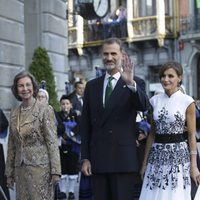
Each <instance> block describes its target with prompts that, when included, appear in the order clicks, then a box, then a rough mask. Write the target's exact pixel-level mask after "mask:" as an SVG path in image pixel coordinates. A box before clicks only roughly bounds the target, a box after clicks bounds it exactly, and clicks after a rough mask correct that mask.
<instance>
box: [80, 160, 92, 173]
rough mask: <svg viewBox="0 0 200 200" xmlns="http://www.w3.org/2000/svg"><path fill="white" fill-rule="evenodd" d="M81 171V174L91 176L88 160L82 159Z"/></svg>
mask: <svg viewBox="0 0 200 200" xmlns="http://www.w3.org/2000/svg"><path fill="white" fill-rule="evenodd" d="M81 171H82V172H83V174H84V175H85V176H91V175H92V170H91V164H90V161H89V160H87V159H85V160H84V161H83V164H82V168H81Z"/></svg>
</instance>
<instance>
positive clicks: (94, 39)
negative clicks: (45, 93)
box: [68, 16, 177, 49]
mask: <svg viewBox="0 0 200 200" xmlns="http://www.w3.org/2000/svg"><path fill="white" fill-rule="evenodd" d="M163 21H164V23H163V24H160V25H158V17H157V16H147V17H138V18H134V19H132V20H128V21H122V22H110V23H108V22H107V23H104V22H100V21H97V22H96V23H89V21H87V20H84V21H83V23H82V26H79V27H75V26H71V27H68V39H69V41H68V42H69V47H68V48H69V49H74V48H82V47H91V46H97V45H101V44H102V42H103V40H104V39H106V38H109V37H119V38H120V39H121V40H122V41H125V42H135V41H145V40H158V41H159V42H161V40H164V38H174V37H176V33H177V30H175V25H174V24H175V18H173V17H170V16H165V19H164V20H163ZM160 26H163V27H162V32H160Z"/></svg>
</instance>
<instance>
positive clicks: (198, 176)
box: [190, 167, 200, 186]
mask: <svg viewBox="0 0 200 200" xmlns="http://www.w3.org/2000/svg"><path fill="white" fill-rule="evenodd" d="M190 175H191V177H192V179H193V181H194V182H195V184H196V186H198V185H199V184H200V172H199V170H198V168H197V167H191V169H190Z"/></svg>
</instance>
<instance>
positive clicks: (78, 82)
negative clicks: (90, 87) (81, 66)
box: [74, 81, 83, 88]
mask: <svg viewBox="0 0 200 200" xmlns="http://www.w3.org/2000/svg"><path fill="white" fill-rule="evenodd" d="M82 84H83V82H82V81H76V82H75V83H74V88H77V87H78V85H82Z"/></svg>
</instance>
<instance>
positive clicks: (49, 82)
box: [29, 47, 59, 110]
mask: <svg viewBox="0 0 200 200" xmlns="http://www.w3.org/2000/svg"><path fill="white" fill-rule="evenodd" d="M29 71H30V73H31V74H33V75H34V76H35V78H36V80H37V82H38V84H40V83H41V81H42V80H45V81H46V89H47V91H48V93H49V104H50V105H52V106H53V108H54V109H55V110H59V103H58V100H57V94H56V90H55V88H56V87H55V80H54V75H53V69H52V64H51V62H50V58H49V56H48V54H47V51H46V49H45V48H42V47H38V48H36V49H35V51H34V54H33V58H32V63H31V64H30V66H29Z"/></svg>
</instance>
